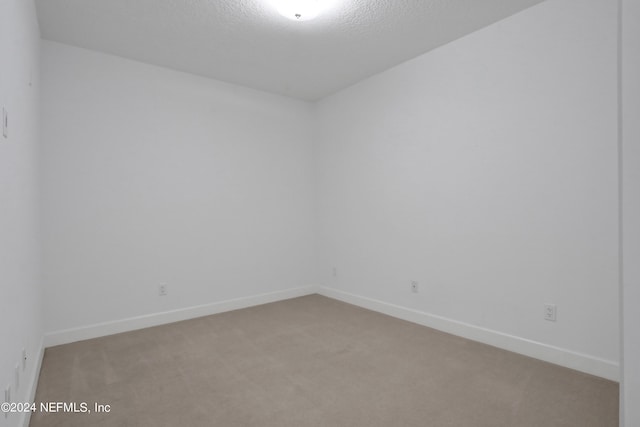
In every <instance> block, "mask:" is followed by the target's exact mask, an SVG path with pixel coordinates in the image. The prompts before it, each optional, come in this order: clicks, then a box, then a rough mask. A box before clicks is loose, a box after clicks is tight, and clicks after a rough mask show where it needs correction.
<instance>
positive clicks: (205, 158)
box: [42, 42, 314, 332]
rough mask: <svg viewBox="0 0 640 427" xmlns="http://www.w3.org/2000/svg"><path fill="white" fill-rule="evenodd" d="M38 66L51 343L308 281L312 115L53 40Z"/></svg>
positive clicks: (273, 99) (300, 105)
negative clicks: (69, 334)
mask: <svg viewBox="0 0 640 427" xmlns="http://www.w3.org/2000/svg"><path fill="white" fill-rule="evenodd" d="M42 67H43V95H42V96H43V100H42V103H43V108H42V116H43V125H42V130H43V138H42V139H43V191H44V199H43V200H44V201H43V203H44V218H45V220H44V230H43V233H44V277H45V283H46V286H47V288H46V293H45V295H46V299H47V304H46V328H47V332H56V331H60V330H65V329H69V328H77V327H84V326H87V325H92V324H96V323H100V322H106V321H114V320H120V319H127V318H131V317H135V316H141V315H147V314H152V313H159V312H164V311H169V310H175V309H179V308H185V307H192V306H197V305H200V304H207V303H215V302H219V301H225V300H228V299H233V298H242V297H248V296H253V295H256V294H261V293H267V292H275V291H281V290H286V289H292V288H297V287H301V286H306V285H310V284H311V283H312V282H313V280H312V279H313V278H312V269H313V259H314V254H313V228H312V198H313V194H312V181H311V173H312V171H311V167H310V165H311V142H312V140H311V135H310V120H311V107H310V105H309V104H308V103H304V102H299V101H293V100H290V99H287V98H282V97H277V96H273V95H269V94H266V93H261V92H257V91H253V90H249V89H244V88H240V87H238V86H233V85H229V84H224V83H220V82H216V81H213V80H208V79H204V78H200V77H196V76H192V75H188V74H183V73H179V72H174V71H171V70H167V69H163V68H158V67H154V66H150V65H145V64H142V63H137V62H133V61H129V60H124V59H122V58H118V57H113V56H108V55H104V54H100V53H96V52H91V51H87V50H82V49H78V48H73V47H70V46H65V45H61V44H56V43H52V42H43V64H42ZM160 283H167V285H168V295H167V296H165V297H159V296H158V295H157V287H158V285H159V284H160Z"/></svg>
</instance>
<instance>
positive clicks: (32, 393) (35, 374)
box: [18, 337, 44, 427]
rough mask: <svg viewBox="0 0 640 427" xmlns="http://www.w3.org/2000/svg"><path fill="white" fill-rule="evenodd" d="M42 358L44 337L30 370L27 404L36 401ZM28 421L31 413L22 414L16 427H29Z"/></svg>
mask: <svg viewBox="0 0 640 427" xmlns="http://www.w3.org/2000/svg"><path fill="white" fill-rule="evenodd" d="M43 358H44V337H43V338H42V339H41V340H40V344H39V346H38V353H37V354H36V357H35V359H34V365H33V368H32V369H31V378H29V383H28V386H29V389H28V390H27V394H26V398H27V401H28V402H32V403H33V402H34V401H35V399H36V389H37V388H38V379H39V378H40V369H41V368H42V359H43ZM29 421H31V412H23V413H22V422H20V423H19V424H18V425H20V426H22V427H29Z"/></svg>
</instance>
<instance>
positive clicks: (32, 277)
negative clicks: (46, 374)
mask: <svg viewBox="0 0 640 427" xmlns="http://www.w3.org/2000/svg"><path fill="white" fill-rule="evenodd" d="M39 49H40V33H39V30H38V21H37V18H36V14H35V7H34V4H33V2H32V1H31V0H29V1H26V0H2V2H0V52H1V53H2V54H1V55H0V111H1V110H2V108H3V107H4V108H5V109H6V111H7V112H8V118H9V128H8V135H7V136H8V138H4V137H3V136H2V132H1V131H0V324H1V325H2V326H1V327H0V390H2V391H3V392H2V401H3V402H4V389H5V387H7V386H8V385H11V389H12V396H13V399H12V400H13V401H25V400H28V395H29V392H30V387H31V380H32V379H33V375H34V367H35V366H37V360H38V353H39V352H40V347H41V338H42V322H41V310H42V305H41V302H42V301H41V286H40V249H39V225H38V223H39V218H38V212H39V208H38V206H39V202H38V197H39V191H38V131H39V125H38V111H39V106H38V103H39V81H38V80H39V65H38V63H39ZM0 114H1V113H0ZM23 348H24V349H25V350H26V351H27V366H26V369H24V370H23V369H22V367H20V368H19V371H20V380H19V382H20V384H19V386H18V387H16V383H15V378H14V375H15V374H14V368H15V366H16V365H18V364H21V360H22V349H23ZM21 419H22V416H21V415H20V414H10V415H9V417H8V418H6V419H5V416H4V414H0V426H17V425H19V423H20V422H21Z"/></svg>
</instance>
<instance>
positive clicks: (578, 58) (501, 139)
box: [316, 0, 619, 366]
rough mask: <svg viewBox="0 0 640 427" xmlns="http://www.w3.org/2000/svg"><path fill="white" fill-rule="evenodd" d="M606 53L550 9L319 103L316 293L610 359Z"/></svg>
mask: <svg viewBox="0 0 640 427" xmlns="http://www.w3.org/2000/svg"><path fill="white" fill-rule="evenodd" d="M616 46H617V8H616V4H615V2H610V1H607V0H587V1H585V0H548V1H546V2H544V3H542V4H540V5H537V6H534V7H532V8H530V9H527V10H525V11H523V12H521V13H519V14H517V15H514V16H512V17H510V18H508V19H506V20H503V21H501V22H499V23H497V24H495V25H492V26H490V27H488V28H485V29H483V30H480V31H478V32H476V33H473V34H471V35H469V36H467V37H465V38H462V39H460V40H457V41H455V42H453V43H450V44H449V45H446V46H444V47H442V48H439V49H437V50H435V51H432V52H429V53H427V54H425V55H423V56H420V57H418V58H415V59H413V60H411V61H409V62H406V63H404V64H401V65H399V66H397V67H395V68H393V69H390V70H388V71H386V72H384V73H382V74H379V75H377V76H374V77H372V78H370V79H368V80H365V81H363V82H361V83H359V84H357V85H355V86H352V87H351V88H349V89H346V90H344V91H342V92H340V93H338V94H335V95H333V96H331V97H329V98H327V99H325V100H323V101H321V102H320V103H319V105H318V110H317V113H318V123H317V126H318V137H317V140H318V147H317V148H316V155H317V164H316V169H317V171H318V182H317V185H318V192H319V207H320V212H321V213H320V218H321V219H320V226H319V227H320V239H321V241H320V244H319V252H320V267H319V269H320V272H321V276H322V280H321V283H322V284H324V285H325V286H327V287H331V288H335V289H338V290H340V291H342V292H347V293H350V294H354V295H358V296H363V297H366V298H371V299H375V300H378V301H383V302H386V303H389V304H395V305H397V306H402V307H406V308H409V309H414V310H419V311H422V312H427V313H430V314H433V315H436V316H442V317H445V318H448V319H453V320H455V321H458V322H465V323H468V324H471V325H474V326H478V327H481V328H486V329H490V330H493V331H497V332H499V333H502V334H509V335H513V336H516V337H521V338H524V339H525V340H531V341H535V342H538V343H543V344H545V345H548V346H555V347H559V348H561V349H566V350H568V351H570V352H574V353H578V354H584V355H587V356H588V357H590V358H594V359H597V360H604V361H605V362H606V363H609V364H611V365H612V366H616V365H617V363H618V357H619V331H618V326H619V301H618V295H619V290H618V258H617V247H618V240H617V227H618V219H617V150H616V140H617V137H616V135H617V132H616V128H617V116H616V114H617V113H616V111H617V109H616V105H617V97H616V92H617V89H616V81H617V76H616V72H617V71H616ZM333 267H335V268H336V273H337V275H336V276H335V277H334V275H333V274H332V269H333ZM411 280H416V281H418V282H419V293H418V294H414V293H412V292H411V291H410V281H411ZM545 303H552V304H556V305H557V321H556V322H550V321H546V320H544V319H543V305H544V304H545Z"/></svg>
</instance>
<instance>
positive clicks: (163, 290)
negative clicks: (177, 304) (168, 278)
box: [158, 283, 167, 297]
mask: <svg viewBox="0 0 640 427" xmlns="http://www.w3.org/2000/svg"><path fill="white" fill-rule="evenodd" d="M158 295H159V296H161V297H164V296H166V295H167V284H166V283H163V284H161V285H160V286H158Z"/></svg>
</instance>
